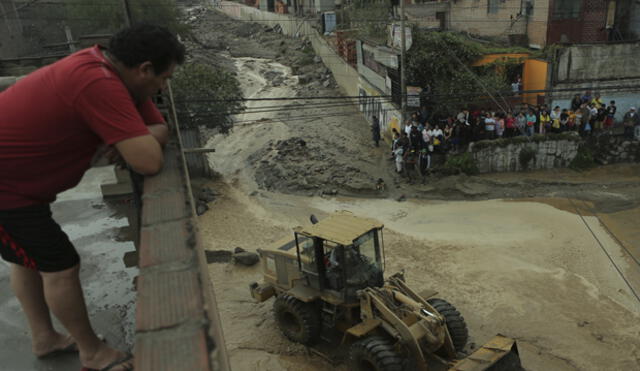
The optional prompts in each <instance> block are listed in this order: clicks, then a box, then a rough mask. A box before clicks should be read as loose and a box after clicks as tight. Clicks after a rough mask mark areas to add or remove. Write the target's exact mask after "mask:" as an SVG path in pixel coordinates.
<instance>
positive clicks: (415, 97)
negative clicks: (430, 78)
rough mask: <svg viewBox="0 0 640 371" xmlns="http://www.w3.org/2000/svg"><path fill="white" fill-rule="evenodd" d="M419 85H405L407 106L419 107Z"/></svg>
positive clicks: (420, 89)
mask: <svg viewBox="0 0 640 371" xmlns="http://www.w3.org/2000/svg"><path fill="white" fill-rule="evenodd" d="M421 91H422V88H421V87H418V86H407V107H420V92H421Z"/></svg>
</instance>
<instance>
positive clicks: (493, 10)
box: [487, 0, 500, 14]
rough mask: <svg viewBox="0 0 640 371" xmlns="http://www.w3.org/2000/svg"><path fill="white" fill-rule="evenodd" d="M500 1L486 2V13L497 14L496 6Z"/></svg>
mask: <svg viewBox="0 0 640 371" xmlns="http://www.w3.org/2000/svg"><path fill="white" fill-rule="evenodd" d="M499 1H500V0H487V13H489V14H495V13H498V4H499Z"/></svg>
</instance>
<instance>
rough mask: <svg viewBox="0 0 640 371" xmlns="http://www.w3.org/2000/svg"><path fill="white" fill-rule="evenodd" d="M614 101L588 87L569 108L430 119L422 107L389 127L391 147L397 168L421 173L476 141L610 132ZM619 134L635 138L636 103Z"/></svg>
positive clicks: (639, 130) (639, 120) (638, 124)
mask: <svg viewBox="0 0 640 371" xmlns="http://www.w3.org/2000/svg"><path fill="white" fill-rule="evenodd" d="M616 112H617V107H616V102H615V101H610V102H609V104H608V105H607V104H605V102H604V101H603V99H602V98H601V96H600V94H599V93H595V94H592V93H591V91H589V90H587V91H586V92H585V93H584V94H583V95H580V94H576V95H575V96H574V97H573V99H572V100H571V103H570V107H566V108H561V107H560V106H555V107H553V108H552V109H549V107H547V106H546V105H539V106H535V105H526V104H525V105H523V106H522V107H520V108H519V109H517V110H514V111H509V112H504V111H498V110H491V109H477V110H473V111H469V110H467V109H463V110H461V111H460V112H459V113H458V114H457V115H456V116H455V117H454V116H450V117H442V118H440V119H438V120H430V119H429V118H428V116H427V115H426V113H425V112H424V111H422V112H415V113H413V114H412V115H411V118H409V120H407V122H405V124H404V126H403V129H402V130H401V131H398V130H396V129H393V143H392V147H391V151H392V154H393V157H394V158H395V160H396V170H397V171H398V172H402V171H403V169H404V168H406V165H407V164H409V165H411V164H414V163H415V164H417V166H418V167H419V169H420V170H421V171H426V170H427V169H428V168H430V166H431V154H434V153H447V152H451V151H453V152H458V151H461V150H462V151H464V150H465V149H466V148H467V145H468V144H469V143H471V142H475V141H478V140H486V139H488V140H491V139H499V138H511V137H516V136H532V135H534V134H550V133H563V132H577V133H579V135H581V136H583V137H588V136H591V135H594V134H599V133H602V132H605V131H611V130H612V129H613V127H614V125H615V124H616V120H615V115H616ZM622 125H623V126H624V136H625V137H627V138H628V139H633V138H634V136H635V137H636V138H640V117H639V116H638V114H637V112H636V110H635V107H631V108H630V110H629V111H628V112H627V113H625V115H624V118H623V120H622ZM372 130H373V140H374V142H375V144H376V146H377V145H378V142H379V141H380V125H379V121H378V118H377V117H375V116H374V117H373V126H372Z"/></svg>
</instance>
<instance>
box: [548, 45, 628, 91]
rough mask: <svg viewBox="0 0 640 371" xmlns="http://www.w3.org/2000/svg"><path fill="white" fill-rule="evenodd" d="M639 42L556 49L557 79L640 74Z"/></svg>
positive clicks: (600, 77) (619, 76)
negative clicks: (639, 66)
mask: <svg viewBox="0 0 640 371" xmlns="http://www.w3.org/2000/svg"><path fill="white" fill-rule="evenodd" d="M639 55H640V42H636V43H622V44H593V45H574V46H571V47H568V48H565V49H563V50H562V51H561V52H560V53H559V58H558V63H557V64H558V67H557V75H556V81H557V82H583V81H596V80H606V79H629V78H640V70H639V69H638V67H637V63H638V56H639Z"/></svg>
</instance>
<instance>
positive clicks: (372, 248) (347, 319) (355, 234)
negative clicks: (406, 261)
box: [250, 213, 522, 371]
mask: <svg viewBox="0 0 640 371" xmlns="http://www.w3.org/2000/svg"><path fill="white" fill-rule="evenodd" d="M312 223H313V224H312V225H310V226H307V227H305V228H302V227H298V228H296V229H295V230H294V231H295V233H294V239H293V240H282V241H280V242H279V243H277V244H276V245H275V246H274V247H272V248H264V249H259V250H258V252H259V253H260V257H261V264H262V268H263V271H264V282H262V283H260V284H258V283H257V282H254V283H252V284H251V285H250V290H251V295H252V296H253V297H254V298H255V299H256V300H258V301H265V300H267V299H269V298H270V297H272V296H275V297H276V299H275V302H274V312H275V315H276V321H277V322H278V326H279V327H280V329H281V331H282V332H283V334H284V335H285V336H287V337H288V338H289V339H290V340H292V341H295V342H298V343H302V344H305V345H313V344H314V343H316V342H317V341H318V340H319V339H320V337H321V336H322V335H323V334H327V333H334V334H335V333H339V334H341V341H340V343H341V344H343V345H349V346H350V349H349V356H348V362H349V366H350V370H362V371H365V370H367V371H368V370H377V371H401V370H459V371H463V370H464V371H483V370H492V371H498V370H505V371H506V370H514V371H515V370H522V367H521V365H520V357H519V355H518V348H517V345H516V342H515V340H513V339H510V338H508V337H505V336H501V335H497V336H495V337H494V338H492V339H491V340H490V341H489V342H487V343H486V344H484V345H483V346H482V347H480V348H479V349H477V350H476V351H474V352H473V353H471V354H469V355H464V354H463V352H464V349H465V346H466V343H467V338H468V330H467V326H466V323H465V321H464V318H463V317H462V315H461V314H460V312H458V310H457V309H456V308H455V307H454V306H453V305H451V304H450V303H448V302H447V301H445V300H443V299H438V298H435V297H434V295H435V294H436V292H435V291H430V292H429V291H423V292H421V293H417V292H415V291H414V290H413V289H411V288H410V287H408V286H407V285H406V283H405V280H404V274H403V273H396V274H394V275H393V276H391V277H389V278H387V279H386V280H385V279H384V278H383V271H384V247H383V246H384V245H383V235H382V229H383V225H382V224H380V223H378V222H377V221H375V220H373V219H368V218H358V217H355V216H353V215H351V214H348V213H338V214H334V215H332V216H330V217H328V218H326V219H323V220H322V221H320V222H318V221H317V220H316V219H315V217H312ZM326 338H328V337H326ZM337 346H338V344H336V347H337Z"/></svg>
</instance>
